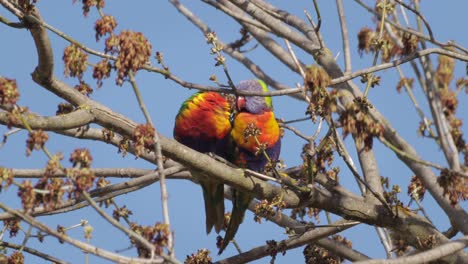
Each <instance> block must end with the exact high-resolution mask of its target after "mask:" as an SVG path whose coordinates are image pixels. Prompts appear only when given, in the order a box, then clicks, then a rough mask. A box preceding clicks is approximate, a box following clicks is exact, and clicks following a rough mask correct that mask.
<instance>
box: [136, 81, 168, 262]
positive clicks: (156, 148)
mask: <svg viewBox="0 0 468 264" xmlns="http://www.w3.org/2000/svg"><path fill="white" fill-rule="evenodd" d="M129 78H130V83H131V85H132V88H133V91H134V93H135V96H136V98H137V101H138V104H139V105H140V108H141V111H142V112H143V115H144V116H145V119H146V122H147V123H148V124H149V125H151V127H153V129H154V140H153V141H154V153H155V156H156V164H157V166H158V172H159V185H160V188H161V203H162V211H163V219H164V224H166V225H167V228H168V230H169V235H168V242H167V244H168V246H167V249H168V251H169V255H170V256H171V258H174V256H175V252H174V240H173V235H172V231H171V221H170V218H169V206H168V204H167V200H168V196H169V195H168V192H167V185H166V175H165V174H164V164H163V155H162V150H161V144H160V142H159V135H158V131H157V129H156V127H155V125H154V124H153V121H152V119H151V116H150V114H149V112H148V110H147V108H146V105H145V102H144V101H143V97H142V96H141V94H140V89H139V88H138V85H137V83H136V81H135V77H134V75H133V73H132V72H130V73H129Z"/></svg>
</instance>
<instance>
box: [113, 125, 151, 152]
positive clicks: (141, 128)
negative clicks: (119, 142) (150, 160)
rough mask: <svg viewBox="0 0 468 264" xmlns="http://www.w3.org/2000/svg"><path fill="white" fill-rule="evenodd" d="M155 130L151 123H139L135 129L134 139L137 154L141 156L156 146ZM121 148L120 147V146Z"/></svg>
mask: <svg viewBox="0 0 468 264" xmlns="http://www.w3.org/2000/svg"><path fill="white" fill-rule="evenodd" d="M154 135H155V130H154V127H152V126H151V125H150V124H141V125H138V126H137V127H136V128H135V130H134V131H133V135H132V140H133V144H134V148H135V155H136V156H137V157H139V156H140V155H141V154H143V152H144V151H145V150H146V151H147V152H150V151H151V150H152V149H153V147H154ZM119 149H120V148H119Z"/></svg>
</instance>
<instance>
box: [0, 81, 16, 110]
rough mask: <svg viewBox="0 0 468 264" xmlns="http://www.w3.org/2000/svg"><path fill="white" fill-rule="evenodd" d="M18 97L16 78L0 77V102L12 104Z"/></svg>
mask: <svg viewBox="0 0 468 264" xmlns="http://www.w3.org/2000/svg"><path fill="white" fill-rule="evenodd" d="M18 99H19V91H18V87H17V85H16V80H13V79H8V78H3V77H0V104H2V105H7V104H11V105H14V104H16V102H17V101H18Z"/></svg>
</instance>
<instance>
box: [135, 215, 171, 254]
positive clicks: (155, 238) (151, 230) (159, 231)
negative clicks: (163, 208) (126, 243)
mask: <svg viewBox="0 0 468 264" xmlns="http://www.w3.org/2000/svg"><path fill="white" fill-rule="evenodd" d="M130 228H131V229H132V230H133V231H135V232H136V233H137V234H140V235H141V236H142V237H144V238H145V239H146V240H148V241H149V242H150V243H152V244H153V245H154V246H155V248H156V252H155V253H156V254H158V255H161V254H162V253H163V250H164V248H165V247H167V243H168V237H169V229H168V227H167V225H166V224H163V223H156V224H155V225H153V226H142V225H138V224H137V223H130ZM132 243H134V244H135V241H132ZM135 246H136V248H137V251H138V256H140V257H144V258H149V257H151V252H149V251H148V249H147V248H146V247H144V246H143V245H138V244H136V245H135Z"/></svg>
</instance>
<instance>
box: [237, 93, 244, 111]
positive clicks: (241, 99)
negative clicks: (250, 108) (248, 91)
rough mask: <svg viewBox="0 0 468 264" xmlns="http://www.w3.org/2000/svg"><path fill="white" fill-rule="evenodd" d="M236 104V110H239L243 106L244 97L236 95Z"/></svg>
mask: <svg viewBox="0 0 468 264" xmlns="http://www.w3.org/2000/svg"><path fill="white" fill-rule="evenodd" d="M236 106H237V111H241V110H242V109H244V108H245V97H244V96H239V97H237V100H236Z"/></svg>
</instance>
